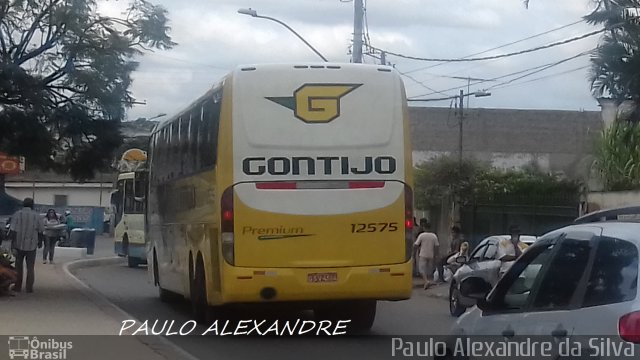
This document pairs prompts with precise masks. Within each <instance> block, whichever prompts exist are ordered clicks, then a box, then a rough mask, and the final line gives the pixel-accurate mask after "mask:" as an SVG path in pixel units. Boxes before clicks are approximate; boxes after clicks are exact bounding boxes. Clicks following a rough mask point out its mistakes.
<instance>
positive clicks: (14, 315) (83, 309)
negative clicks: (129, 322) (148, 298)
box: [0, 236, 180, 360]
mask: <svg viewBox="0 0 640 360" xmlns="http://www.w3.org/2000/svg"><path fill="white" fill-rule="evenodd" d="M112 241H113V240H112V239H111V238H109V237H107V236H98V237H97V238H96V248H95V252H94V254H93V255H86V249H82V250H80V249H74V248H56V251H55V258H54V264H43V263H42V249H38V256H37V258H36V265H35V285H34V292H33V293H26V292H24V289H23V292H21V293H17V294H16V296H15V297H10V296H2V297H0V324H2V326H0V336H2V335H5V336H7V335H8V336H16V335H24V336H32V335H56V336H66V335H116V336H117V335H118V334H119V332H120V329H121V326H122V321H123V320H126V319H131V317H129V316H127V314H126V313H124V312H123V311H122V310H120V309H119V308H117V307H116V306H115V305H113V304H111V303H110V302H108V301H107V300H106V299H104V298H103V297H102V296H101V295H99V294H98V293H96V292H95V291H93V290H92V289H91V288H89V287H88V286H87V285H84V284H83V283H82V282H80V281H79V280H77V279H76V278H75V277H74V276H73V275H71V272H70V270H72V269H73V268H74V267H75V268H77V267H82V266H90V265H91V263H92V261H90V259H102V260H101V261H100V262H103V263H114V262H122V263H124V262H125V260H124V258H117V257H115V255H114V253H113V242H112ZM76 260H86V261H84V262H80V263H78V262H76ZM93 263H94V265H95V261H94V262H93ZM25 276H26V274H25ZM25 280H26V279H25ZM114 338H115V337H114ZM143 338H144V339H143ZM161 339H163V338H161V337H137V336H122V337H118V338H115V339H112V340H117V343H118V347H120V346H122V351H125V350H126V354H129V355H133V354H135V356H136V358H138V359H153V360H155V359H177V358H180V357H178V356H177V355H176V354H175V353H174V354H171V356H170V357H166V356H163V355H160V353H159V351H156V350H153V349H152V347H162V345H164V346H165V347H166V346H167V344H166V343H163V344H160V346H158V344H159V343H162V342H163V340H161ZM85 340H86V339H85ZM85 340H83V341H85ZM105 340H106V338H105ZM164 341H165V342H166V340H164ZM151 342H155V344H150V343H151ZM80 345H82V344H80ZM96 350H97V349H96ZM164 350H166V349H164ZM118 352H120V351H118ZM101 355H102V356H101ZM0 357H2V356H1V355H0ZM128 357H129V356H126V357H121V358H123V359H124V358H128ZM91 358H93V359H98V358H104V359H114V358H117V356H114V353H113V352H112V351H106V352H101V353H93V354H92V356H91Z"/></svg>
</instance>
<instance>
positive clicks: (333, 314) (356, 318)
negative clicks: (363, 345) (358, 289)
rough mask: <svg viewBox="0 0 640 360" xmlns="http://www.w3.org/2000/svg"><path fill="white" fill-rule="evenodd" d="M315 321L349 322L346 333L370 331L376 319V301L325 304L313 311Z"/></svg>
mask: <svg viewBox="0 0 640 360" xmlns="http://www.w3.org/2000/svg"><path fill="white" fill-rule="evenodd" d="M314 313H315V316H316V320H331V321H332V322H337V321H340V320H343V321H344V320H350V322H349V323H348V324H347V333H353V332H357V331H367V330H369V329H371V327H372V326H373V323H374V321H375V318H376V301H375V300H361V301H345V302H340V303H337V304H325V305H322V306H320V307H318V308H316V309H315V310H314Z"/></svg>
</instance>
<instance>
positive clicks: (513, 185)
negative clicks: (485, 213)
mask: <svg viewBox="0 0 640 360" xmlns="http://www.w3.org/2000/svg"><path fill="white" fill-rule="evenodd" d="M415 179H416V180H415V181H416V184H415V187H416V204H417V206H418V207H419V208H423V209H424V208H429V207H431V206H434V205H435V206H437V205H439V204H440V203H441V202H442V201H443V200H446V199H447V198H453V199H456V200H457V201H459V202H460V203H462V204H463V205H467V204H472V203H474V202H485V203H487V202H488V203H492V202H504V201H509V200H513V199H518V200H517V201H518V202H526V201H534V202H536V203H538V204H543V203H548V202H558V201H563V200H565V199H566V200H568V199H575V198H576V197H577V196H578V194H579V192H580V190H581V184H580V183H579V182H578V181H573V180H568V179H562V178H558V177H555V176H552V175H549V174H546V173H544V172H542V171H540V170H539V169H538V168H537V167H535V166H533V165H531V166H528V167H526V168H525V169H523V170H508V171H503V170H499V169H495V168H492V167H490V166H489V165H488V164H485V163H480V162H477V161H474V160H469V159H467V160H464V161H463V162H462V164H460V163H459V162H458V161H457V160H456V159H454V158H452V157H449V156H443V157H439V158H436V159H433V160H431V161H428V162H425V163H423V164H421V165H419V166H417V168H416V178H415Z"/></svg>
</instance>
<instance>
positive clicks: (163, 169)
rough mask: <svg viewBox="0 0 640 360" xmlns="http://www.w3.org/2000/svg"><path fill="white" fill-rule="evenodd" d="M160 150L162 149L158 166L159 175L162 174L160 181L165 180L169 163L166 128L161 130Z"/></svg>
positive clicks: (167, 131)
mask: <svg viewBox="0 0 640 360" xmlns="http://www.w3.org/2000/svg"><path fill="white" fill-rule="evenodd" d="M160 146H161V148H162V158H161V159H162V166H158V167H157V168H158V169H160V174H162V180H161V181H166V180H167V174H168V171H167V170H168V167H167V166H166V165H167V163H168V162H169V130H168V128H166V127H165V128H164V129H162V138H161V145H160Z"/></svg>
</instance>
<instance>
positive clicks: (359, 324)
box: [348, 300, 377, 330]
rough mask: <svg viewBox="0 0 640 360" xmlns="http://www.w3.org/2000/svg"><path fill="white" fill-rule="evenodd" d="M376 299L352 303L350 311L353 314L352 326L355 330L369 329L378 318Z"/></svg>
mask: <svg viewBox="0 0 640 360" xmlns="http://www.w3.org/2000/svg"><path fill="white" fill-rule="evenodd" d="M376 305H377V302H376V301H375V300H363V301H357V302H354V303H353V304H350V306H349V309H348V312H349V313H350V314H351V317H350V318H351V327H352V328H353V329H354V330H369V329H371V327H372V326H373V323H374V322H375V320H376Z"/></svg>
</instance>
